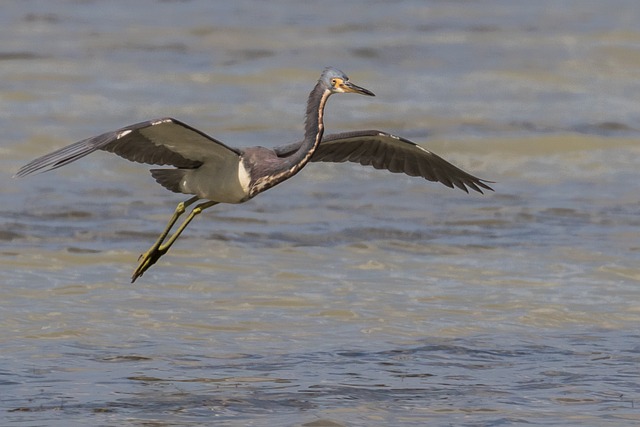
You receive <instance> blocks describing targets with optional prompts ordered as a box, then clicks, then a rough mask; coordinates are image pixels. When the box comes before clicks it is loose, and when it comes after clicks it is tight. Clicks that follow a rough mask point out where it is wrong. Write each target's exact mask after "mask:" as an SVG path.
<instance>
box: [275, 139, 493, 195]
mask: <svg viewBox="0 0 640 427" xmlns="http://www.w3.org/2000/svg"><path fill="white" fill-rule="evenodd" d="M299 146H300V143H299V142H297V143H294V144H289V145H284V146H281V147H278V148H276V149H275V152H276V154H278V155H279V156H281V157H286V156H287V155H289V154H291V153H293V152H294V151H295V150H296V149H297V147H299ZM311 161H312V162H337V163H340V162H355V163H360V164H361V165H365V166H373V167H374V168H376V169H387V170H389V171H391V172H394V173H405V174H407V175H409V176H421V177H423V178H425V179H427V180H429V181H434V182H441V183H442V184H444V185H446V186H447V187H450V188H453V187H454V186H455V187H458V188H460V189H461V190H464V191H466V192H469V190H468V189H467V187H469V188H471V189H473V190H475V191H477V192H479V193H482V189H485V190H491V191H493V189H492V188H491V187H490V186H489V185H487V184H486V183H490V182H491V181H486V180H483V179H480V178H476V177H475V176H473V175H471V174H468V173H467V172H465V171H463V170H462V169H460V168H458V167H456V166H454V165H452V164H451V163H449V162H447V161H446V160H444V159H443V158H442V157H440V156H438V155H436V154H434V153H432V152H431V151H429V150H427V149H425V148H422V147H421V146H419V145H418V144H416V143H414V142H411V141H409V140H408V139H405V138H402V137H399V136H395V135H391V134H389V133H386V132H381V131H377V130H364V131H355V132H345V133H339V134H331V135H327V136H325V137H324V138H323V139H322V142H321V143H320V145H319V146H318V148H317V150H316V152H315V153H314V154H313V157H311Z"/></svg>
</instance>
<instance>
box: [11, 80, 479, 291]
mask: <svg viewBox="0 0 640 427" xmlns="http://www.w3.org/2000/svg"><path fill="white" fill-rule="evenodd" d="M347 92H353V93H359V94H362V95H369V96H373V93H372V92H370V91H368V90H366V89H363V88H361V87H358V86H356V85H354V84H352V83H350V82H349V79H348V77H347V76H346V75H345V74H344V73H342V72H340V71H338V70H335V69H333V68H327V69H326V70H325V71H324V72H323V73H322V75H321V77H320V79H319V80H318V83H317V84H316V86H315V87H314V89H313V90H312V91H311V93H310V94H309V99H308V102H307V110H306V121H305V138H304V139H303V140H302V141H300V142H297V143H294V144H288V145H283V146H280V147H276V148H273V149H272V148H265V147H250V148H245V149H238V148H233V147H229V146H227V145H225V144H223V143H222V142H220V141H218V140H216V139H214V138H212V137H210V136H208V135H207V134H205V133H203V132H201V131H199V130H198V129H195V128H193V127H191V126H189V125H187V124H185V123H183V122H181V121H179V120H176V119H173V118H162V119H158V120H150V121H145V122H141V123H137V124H134V125H131V126H127V127H124V128H122V129H119V130H116V131H113V132H107V133H104V134H102V135H98V136H96V137H93V138H88V139H85V140H82V141H79V142H77V143H75V144H72V145H69V146H67V147H64V148H62V149H60V150H57V151H54V152H52V153H50V154H47V155H45V156H42V157H40V158H38V159H35V160H34V161H32V162H31V163H29V164H27V165H25V166H23V167H22V168H21V169H20V170H19V171H18V172H17V173H16V176H18V177H21V176H25V175H28V174H30V173H33V172H36V171H47V170H52V169H56V168H58V167H61V166H64V165H66V164H68V163H71V162H73V161H75V160H77V159H79V158H82V157H84V156H86V155H88V154H90V153H92V152H94V151H96V150H104V151H108V152H112V153H115V154H117V155H118V156H120V157H123V158H125V159H127V160H130V161H133V162H139V163H146V164H152V165H159V166H173V168H162V169H152V170H151V174H152V176H153V177H154V178H155V180H156V181H157V182H158V183H159V184H161V185H162V186H164V187H165V188H167V189H168V190H170V191H173V192H177V193H184V194H191V195H193V197H192V198H191V199H189V200H188V201H187V202H185V203H181V204H179V205H178V208H177V209H176V212H175V213H174V216H173V217H172V219H171V221H169V224H168V226H167V228H166V229H165V231H164V232H163V233H162V234H161V236H160V238H159V239H158V241H157V242H156V244H155V245H154V246H152V247H151V249H150V250H149V251H148V252H147V253H145V254H143V255H142V256H141V258H142V261H141V263H140V265H139V266H138V269H136V271H135V272H134V275H133V280H134V281H135V279H136V278H137V277H139V276H141V275H142V274H143V273H144V271H146V269H148V268H149V267H150V266H151V265H153V264H154V263H155V262H156V261H157V259H158V258H159V257H160V256H162V255H163V254H164V253H166V251H167V250H168V249H169V247H170V246H171V245H172V244H173V242H174V241H175V240H176V239H177V237H178V236H179V235H180V233H182V231H183V230H184V228H186V226H187V225H188V223H189V222H190V221H191V220H192V219H193V217H194V216H195V215H197V214H199V213H200V212H201V211H202V210H203V209H206V208H208V207H210V206H213V205H215V204H217V203H242V202H246V201H247V200H249V199H251V198H253V197H255V196H256V195H257V194H259V193H261V192H263V191H265V190H267V189H269V188H271V187H273V186H275V185H277V184H279V183H280V182H282V181H284V180H286V179H288V178H290V177H292V176H294V175H295V174H296V173H298V172H299V171H300V170H301V169H302V168H303V167H304V166H305V165H306V164H307V163H308V162H309V161H318V162H319V161H324V162H345V161H351V162H357V163H360V164H362V165H371V166H373V167H374V168H376V169H387V170H389V171H391V172H403V173H406V174H407V175H410V176H422V177H424V178H425V179H427V180H430V181H439V182H441V183H443V184H445V185H447V186H449V187H454V186H455V187H458V188H460V189H462V190H464V191H467V192H468V190H467V187H469V188H471V189H473V190H475V191H478V192H480V193H482V189H488V190H491V187H489V186H488V185H487V184H486V182H487V181H484V180H481V179H479V178H476V177H474V176H473V175H470V174H468V173H466V172H464V171H463V170H461V169H459V168H457V167H456V166H454V165H452V164H451V163H449V162H447V161H446V160H444V159H442V158H441V157H439V156H437V155H435V154H433V153H431V152H430V151H428V150H426V149H424V148H422V147H420V146H419V145H417V144H415V143H413V142H411V141H409V140H406V139H404V138H401V137H397V136H394V135H391V134H388V133H385V132H380V131H375V130H371V131H356V132H347V133H341V134H334V135H328V136H327V137H325V138H324V139H323V133H324V124H323V114H324V107H325V105H326V102H327V100H328V98H329V97H330V96H331V95H332V94H334V93H347ZM199 199H204V200H208V202H204V203H201V204H200V205H198V206H196V208H194V210H193V211H192V213H191V214H190V215H189V216H188V217H187V219H186V220H185V221H184V222H183V224H182V225H181V226H180V228H179V229H178V230H177V231H176V232H175V233H174V235H172V236H171V238H170V239H169V240H168V241H167V242H166V243H165V244H163V242H164V241H165V239H166V237H167V235H168V233H169V231H170V229H171V227H172V226H173V225H174V224H175V222H176V220H177V219H178V217H179V216H180V215H181V214H182V213H183V212H184V209H185V208H186V207H187V206H189V205H190V204H192V203H194V202H195V201H197V200H199Z"/></svg>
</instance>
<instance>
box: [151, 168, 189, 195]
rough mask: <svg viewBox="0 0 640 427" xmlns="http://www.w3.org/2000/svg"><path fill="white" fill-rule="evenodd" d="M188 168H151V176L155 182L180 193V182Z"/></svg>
mask: <svg viewBox="0 0 640 427" xmlns="http://www.w3.org/2000/svg"><path fill="white" fill-rule="evenodd" d="M187 171H188V169H151V176H153V178H154V179H155V180H156V182H157V183H158V184H160V185H162V186H163V187H164V188H166V189H167V190H170V191H173V192H174V193H182V188H181V186H180V183H181V182H182V180H183V179H184V176H185V174H186V173H187Z"/></svg>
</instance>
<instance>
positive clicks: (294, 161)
mask: <svg viewBox="0 0 640 427" xmlns="http://www.w3.org/2000/svg"><path fill="white" fill-rule="evenodd" d="M329 96H331V92H330V91H329V90H326V89H324V88H323V87H322V86H321V85H320V82H318V84H316V86H315V87H314V88H313V90H312V91H311V93H310V94H309V98H308V100H307V110H306V119H305V124H304V140H303V141H302V144H301V145H300V147H298V149H297V150H296V151H295V153H293V154H291V155H290V156H287V158H286V161H283V162H281V163H280V164H279V165H278V166H277V167H276V168H275V169H274V170H272V171H271V173H270V174H269V176H267V177H263V178H259V179H258V180H256V182H255V183H254V185H253V188H252V189H251V191H250V197H253V196H254V195H256V194H258V193H261V192H262V191H265V190H267V189H269V188H271V187H273V186H274V185H276V184H278V183H280V182H282V181H284V180H285V179H288V178H291V177H292V176H293V175H295V174H297V173H298V172H299V171H300V169H302V168H303V167H304V166H305V165H306V164H307V163H309V160H311V157H312V156H313V153H315V151H316V148H318V145H320V141H322V134H323V133H324V122H323V120H322V119H323V115H324V107H325V105H326V103H327V99H329Z"/></svg>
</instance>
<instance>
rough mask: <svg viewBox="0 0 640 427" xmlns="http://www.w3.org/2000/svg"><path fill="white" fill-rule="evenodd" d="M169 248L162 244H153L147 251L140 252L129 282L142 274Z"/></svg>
mask: <svg viewBox="0 0 640 427" xmlns="http://www.w3.org/2000/svg"><path fill="white" fill-rule="evenodd" d="M168 250H169V248H163V247H162V246H155V245H154V246H153V247H151V249H149V250H148V251H147V252H145V253H143V254H141V255H140V256H139V257H138V261H139V262H138V268H136V269H135V271H134V272H133V275H132V276H131V283H133V282H135V281H136V279H137V278H138V277H140V276H142V275H143V274H144V272H145V271H147V270H148V269H149V267H151V266H152V265H153V264H155V263H156V262H157V261H158V260H159V259H160V257H161V256H162V255H164V254H166V253H167V251H168Z"/></svg>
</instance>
